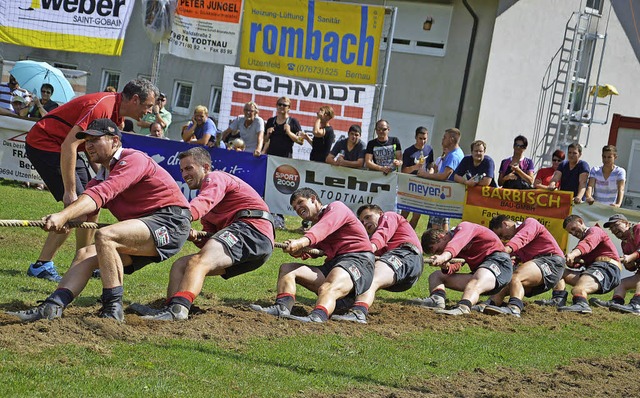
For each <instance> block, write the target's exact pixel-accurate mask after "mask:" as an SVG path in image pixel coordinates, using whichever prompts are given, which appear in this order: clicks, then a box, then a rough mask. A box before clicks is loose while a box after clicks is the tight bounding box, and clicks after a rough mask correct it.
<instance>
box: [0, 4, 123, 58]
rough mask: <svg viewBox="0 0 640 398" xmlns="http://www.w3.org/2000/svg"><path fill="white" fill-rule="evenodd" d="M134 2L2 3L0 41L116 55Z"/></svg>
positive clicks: (0, 8) (119, 52)
mask: <svg viewBox="0 0 640 398" xmlns="http://www.w3.org/2000/svg"><path fill="white" fill-rule="evenodd" d="M134 4H135V0H3V1H2V2H0V41H1V42H5V43H10V44H15V45H18V46H27V47H37V48H46V49H49V50H62V51H73V52H81V53H91V54H102V55H120V54H122V47H123V45H124V34H125V31H126V30H127V25H128V24H129V18H130V17H131V12H132V11H133V5H134Z"/></svg>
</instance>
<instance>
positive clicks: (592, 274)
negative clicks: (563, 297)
mask: <svg viewBox="0 0 640 398" xmlns="http://www.w3.org/2000/svg"><path fill="white" fill-rule="evenodd" d="M562 227H563V228H564V229H565V230H566V231H567V232H569V233H570V234H571V235H573V236H575V237H576V238H578V239H579V240H580V241H579V242H578V244H577V245H576V247H575V248H574V249H573V250H571V251H570V252H569V253H567V256H566V259H567V267H569V268H579V267H583V266H584V267H585V270H584V271H570V270H566V271H565V272H564V276H563V279H564V281H565V282H566V283H568V284H570V285H571V286H573V289H571V294H572V295H573V305H565V306H561V307H558V311H563V312H579V313H582V314H590V313H591V312H592V311H591V307H589V303H588V302H587V295H588V294H590V293H595V294H604V293H607V292H610V291H611V290H613V289H614V288H615V287H616V286H618V285H619V284H620V270H621V269H622V265H621V264H620V261H618V250H617V249H616V247H615V246H614V244H613V242H612V241H611V239H610V238H609V235H607V233H606V232H605V231H604V230H603V229H602V228H600V227H599V226H594V227H587V226H586V225H585V223H584V221H583V220H582V218H581V217H580V216H577V215H575V214H572V215H570V216H568V217H567V218H565V219H564V222H563V223H562ZM578 258H580V259H582V260H583V263H580V262H579V261H578Z"/></svg>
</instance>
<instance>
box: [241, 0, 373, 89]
mask: <svg viewBox="0 0 640 398" xmlns="http://www.w3.org/2000/svg"><path fill="white" fill-rule="evenodd" d="M383 23H384V7H376V6H368V5H356V4H340V3H335V2H316V1H314V0H308V1H307V0H292V1H289V2H287V3H286V6H284V5H283V3H280V2H274V1H270V0H269V1H267V0H247V1H245V7H244V17H243V22H242V32H243V34H242V50H241V52H240V67H241V68H244V69H258V70H263V71H267V72H271V73H274V74H281V75H288V76H300V77H305V78H310V79H316V80H331V81H339V82H349V83H354V84H374V83H375V82H376V77H377V70H378V54H379V49H380V39H381V37H382V26H383Z"/></svg>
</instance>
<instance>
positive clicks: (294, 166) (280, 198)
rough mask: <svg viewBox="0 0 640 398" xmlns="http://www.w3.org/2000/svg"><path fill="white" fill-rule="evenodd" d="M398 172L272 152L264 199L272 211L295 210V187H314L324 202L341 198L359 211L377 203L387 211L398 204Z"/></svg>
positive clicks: (286, 211)
mask: <svg viewBox="0 0 640 398" xmlns="http://www.w3.org/2000/svg"><path fill="white" fill-rule="evenodd" d="M395 174H396V173H390V174H388V175H386V176H385V175H384V174H382V173H380V172H379V171H368V170H356V169H350V168H348V167H339V166H331V165H328V164H326V163H319V162H309V161H304V160H296V159H287V158H280V157H277V156H269V157H268V161H267V177H266V180H267V181H266V184H265V185H266V190H265V201H266V202H267V204H268V205H269V209H270V210H271V211H272V212H273V213H279V214H296V213H295V212H294V211H293V209H292V208H291V206H290V205H289V199H290V197H291V194H292V193H293V191H295V190H296V189H298V188H302V187H304V188H311V189H313V190H314V191H316V193H317V194H318V196H319V198H320V201H321V202H322V203H323V204H327V203H331V202H335V201H338V202H342V203H344V204H345V205H347V206H348V207H349V208H350V209H351V210H353V211H356V210H358V208H359V207H360V206H362V205H365V204H377V205H378V206H380V207H382V209H383V210H384V211H388V210H393V209H394V208H395V198H396V188H397V187H396V175H395Z"/></svg>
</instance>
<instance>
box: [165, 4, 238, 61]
mask: <svg viewBox="0 0 640 398" xmlns="http://www.w3.org/2000/svg"><path fill="white" fill-rule="evenodd" d="M241 13H242V0H225V1H213V0H198V1H179V2H178V6H177V9H176V15H175V17H174V21H173V28H172V29H171V36H170V37H169V40H168V42H164V43H163V45H162V47H161V51H162V52H165V53H169V54H171V55H175V56H177V57H181V58H187V59H190V60H192V61H202V62H211V63H216V64H225V65H234V64H235V63H236V60H237V56H238V44H239V42H240V15H241Z"/></svg>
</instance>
